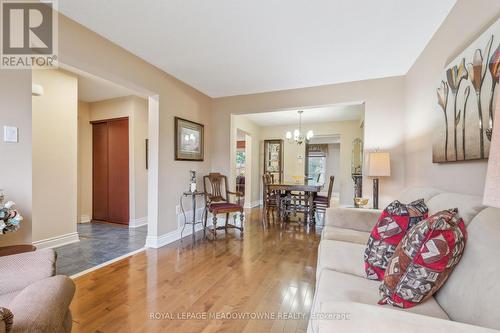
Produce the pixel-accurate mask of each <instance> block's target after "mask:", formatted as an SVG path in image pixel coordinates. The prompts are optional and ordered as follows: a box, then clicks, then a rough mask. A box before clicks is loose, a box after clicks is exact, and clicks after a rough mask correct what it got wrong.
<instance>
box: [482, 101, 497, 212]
mask: <svg viewBox="0 0 500 333" xmlns="http://www.w3.org/2000/svg"><path fill="white" fill-rule="evenodd" d="M494 119H495V120H496V122H495V126H494V127H493V135H492V138H491V146H490V157H489V161H488V172H487V174H486V183H485V185H484V199H483V203H484V204H485V205H486V206H492V207H498V208H500V125H498V121H500V94H499V95H498V98H497V104H496V110H495V118H494Z"/></svg>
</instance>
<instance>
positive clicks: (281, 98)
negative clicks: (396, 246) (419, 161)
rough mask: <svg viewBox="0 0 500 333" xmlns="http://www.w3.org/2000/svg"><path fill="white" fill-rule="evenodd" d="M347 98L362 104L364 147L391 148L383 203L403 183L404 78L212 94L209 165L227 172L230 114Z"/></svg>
mask: <svg viewBox="0 0 500 333" xmlns="http://www.w3.org/2000/svg"><path fill="white" fill-rule="evenodd" d="M348 102H365V133H364V135H365V138H364V139H365V151H369V150H374V149H381V150H387V151H389V152H391V160H392V175H391V177H387V178H383V179H381V182H380V188H381V197H380V201H381V205H383V204H384V203H388V202H389V201H390V200H391V199H392V198H394V197H395V196H396V195H397V194H398V193H399V192H400V191H401V190H402V189H403V188H404V186H405V175H404V170H405V165H404V163H405V158H404V147H403V138H404V130H405V128H404V118H403V115H404V113H403V112H402V109H403V107H404V78H403V77H392V78H385V79H377V80H367V81H358V82H351V83H343V84H335V85H326V86H320V87H313V88H304V89H294V90H286V91H277V92H269V93H261V94H253V95H244V96H234V97H224V98H216V99H214V105H213V110H214V117H213V119H214V123H216V124H217V131H214V132H213V139H212V169H213V170H220V171H223V172H224V171H225V172H228V171H229V165H230V164H229V152H230V142H231V141H230V133H229V131H230V123H231V114H245V113H258V112H269V111H278V110H283V109H296V108H305V107H308V106H309V107H310V106H320V105H332V104H339V103H348ZM397 124H400V126H397ZM381 133H383V135H382V134H381ZM371 188H372V187H371V181H370V180H369V179H365V180H364V188H363V194H364V196H365V197H371Z"/></svg>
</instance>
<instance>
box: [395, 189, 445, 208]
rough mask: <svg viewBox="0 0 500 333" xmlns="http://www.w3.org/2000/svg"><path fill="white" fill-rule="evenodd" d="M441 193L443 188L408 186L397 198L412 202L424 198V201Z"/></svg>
mask: <svg viewBox="0 0 500 333" xmlns="http://www.w3.org/2000/svg"><path fill="white" fill-rule="evenodd" d="M440 193H442V191H441V190H438V189H435V188H431V187H408V188H407V189H405V190H404V191H403V192H402V193H401V194H400V195H398V197H397V199H398V200H399V201H401V202H412V201H415V200H418V199H424V201H425V202H427V201H429V200H430V199H431V198H433V197H435V196H436V195H438V194H440ZM448 208H449V207H448Z"/></svg>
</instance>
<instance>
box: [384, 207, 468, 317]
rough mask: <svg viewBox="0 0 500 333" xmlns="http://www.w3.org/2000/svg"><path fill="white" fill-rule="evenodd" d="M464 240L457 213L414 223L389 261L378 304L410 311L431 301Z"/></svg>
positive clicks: (460, 251)
mask: <svg viewBox="0 0 500 333" xmlns="http://www.w3.org/2000/svg"><path fill="white" fill-rule="evenodd" d="M466 240H467V231H466V230H465V223H464V221H463V220H462V218H461V217H460V216H459V215H458V210H457V209H450V210H443V211H441V212H439V213H437V214H434V215H432V216H431V217H429V218H428V219H426V220H424V221H422V222H420V223H418V224H417V225H416V226H415V227H414V228H413V229H411V230H410V231H409V232H408V234H407V235H406V236H405V238H404V239H403V240H402V241H401V243H400V244H399V245H398V247H397V249H396V252H395V253H394V255H393V256H392V258H391V260H390V261H389V265H388V267H387V270H386V271H385V276H384V282H383V283H382V285H381V286H380V293H381V296H382V298H381V300H380V301H379V304H387V303H389V304H392V305H394V306H398V307H402V308H411V307H413V306H415V305H417V304H419V303H422V302H423V301H425V300H426V299H427V298H429V297H431V296H432V295H433V294H434V293H435V292H436V291H437V290H438V289H439V288H440V287H441V286H442V285H443V283H444V282H445V281H446V279H447V278H448V276H449V275H450V274H451V272H452V270H453V268H454V267H455V265H456V264H457V263H458V262H459V261H460V258H462V253H463V251H464V248H465V242H466Z"/></svg>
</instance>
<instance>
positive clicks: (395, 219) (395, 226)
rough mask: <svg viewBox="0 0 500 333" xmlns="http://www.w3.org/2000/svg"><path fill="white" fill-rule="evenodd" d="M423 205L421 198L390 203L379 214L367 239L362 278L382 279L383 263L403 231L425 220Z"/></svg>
mask: <svg viewBox="0 0 500 333" xmlns="http://www.w3.org/2000/svg"><path fill="white" fill-rule="evenodd" d="M428 211H429V210H428V209H427V206H426V205H425V203H424V199H420V200H416V201H413V202H411V203H409V204H403V203H401V202H399V201H397V200H396V201H393V202H392V203H390V204H389V205H388V206H387V207H386V208H385V209H384V211H383V212H382V215H380V217H379V219H378V221H377V223H376V224H375V227H373V230H372V232H371V234H370V237H369V238H368V245H367V247H366V250H365V257H364V261H365V271H366V277H367V278H369V279H371V280H382V279H383V278H384V272H385V270H386V268H387V263H388V262H389V259H390V258H391V257H392V254H393V253H394V251H395V250H396V246H398V244H399V242H400V241H401V240H402V239H403V237H404V236H405V234H406V232H407V231H408V230H410V229H411V228H412V227H413V226H414V225H415V224H417V223H418V222H420V221H422V220H423V219H425V218H427V213H428Z"/></svg>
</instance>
